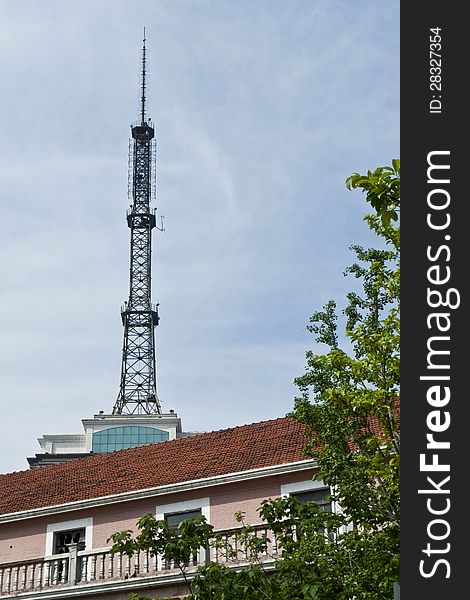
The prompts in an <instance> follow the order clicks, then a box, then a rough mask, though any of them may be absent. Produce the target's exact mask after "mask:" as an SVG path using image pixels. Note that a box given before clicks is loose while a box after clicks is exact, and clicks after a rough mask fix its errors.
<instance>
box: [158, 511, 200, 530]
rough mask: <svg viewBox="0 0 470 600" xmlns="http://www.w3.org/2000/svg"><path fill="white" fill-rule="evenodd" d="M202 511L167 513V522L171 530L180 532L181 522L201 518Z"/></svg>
mask: <svg viewBox="0 0 470 600" xmlns="http://www.w3.org/2000/svg"><path fill="white" fill-rule="evenodd" d="M201 514H202V513H201V509H200V508H198V509H196V510H186V511H182V512H175V513H166V514H165V521H166V522H167V523H168V526H169V527H170V529H176V530H179V526H180V523H181V521H188V520H189V519H195V518H196V517H200V516H201Z"/></svg>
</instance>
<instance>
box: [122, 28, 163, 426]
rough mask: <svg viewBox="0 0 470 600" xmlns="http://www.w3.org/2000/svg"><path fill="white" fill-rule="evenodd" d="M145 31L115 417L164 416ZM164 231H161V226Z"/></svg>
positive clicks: (133, 129) (131, 154)
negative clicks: (158, 372) (158, 366)
mask: <svg viewBox="0 0 470 600" xmlns="http://www.w3.org/2000/svg"><path fill="white" fill-rule="evenodd" d="M145 41H146V40H145V29H144V39H143V45H142V72H141V99H140V119H139V120H138V121H136V122H134V123H132V125H131V133H132V140H130V142H129V199H130V200H131V201H132V204H131V207H130V210H128V211H127V224H128V226H129V228H130V283H129V300H128V301H127V302H125V303H124V306H123V307H122V309H121V319H122V324H123V326H124V342H123V348H122V367H121V383H120V388H119V395H118V398H117V401H116V404H115V405H114V408H113V414H116V415H121V414H160V413H161V407H160V403H159V400H158V396H157V377H156V364H155V337H154V329H155V327H156V326H157V325H158V322H159V316H158V304H157V305H154V304H152V302H151V255H152V229H154V227H156V209H151V208H150V202H151V200H152V199H155V196H156V178H155V172H156V170H155V163H156V161H155V155H156V144H155V137H154V136H155V129H154V125H153V123H152V122H151V120H150V117H148V118H147V115H146V106H145V105H146V95H145V94H146V47H145ZM157 229H161V230H163V227H161V228H160V227H157Z"/></svg>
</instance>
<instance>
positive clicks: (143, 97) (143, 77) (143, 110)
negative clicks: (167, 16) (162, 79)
mask: <svg viewBox="0 0 470 600" xmlns="http://www.w3.org/2000/svg"><path fill="white" fill-rule="evenodd" d="M146 41H147V40H146V38H145V27H144V39H143V43H142V94H141V113H140V116H141V124H142V125H143V124H144V123H145V91H146V81H145V76H146V67H147V65H146V62H147V56H146V47H145V42H146Z"/></svg>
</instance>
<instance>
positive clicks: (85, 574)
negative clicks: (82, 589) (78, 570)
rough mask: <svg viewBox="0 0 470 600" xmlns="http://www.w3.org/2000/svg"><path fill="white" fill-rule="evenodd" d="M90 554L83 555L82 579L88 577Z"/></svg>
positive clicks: (84, 579)
mask: <svg viewBox="0 0 470 600" xmlns="http://www.w3.org/2000/svg"><path fill="white" fill-rule="evenodd" d="M89 558H90V557H89V556H82V577H81V579H80V581H86V580H87V578H88V559H89Z"/></svg>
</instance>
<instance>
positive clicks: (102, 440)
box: [92, 426, 170, 454]
mask: <svg viewBox="0 0 470 600" xmlns="http://www.w3.org/2000/svg"><path fill="white" fill-rule="evenodd" d="M169 437H170V436H169V433H168V431H162V430H161V429H155V428H153V427H142V426H138V427H137V426H135V427H131V426H126V427H110V428H109V429H103V431H97V432H96V433H94V434H93V445H92V451H93V452H95V453H96V454H101V453H102V452H112V451H113V450H122V449H124V448H135V447H136V446H142V445H143V444H153V443H156V442H164V441H166V440H168V439H169Z"/></svg>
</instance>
